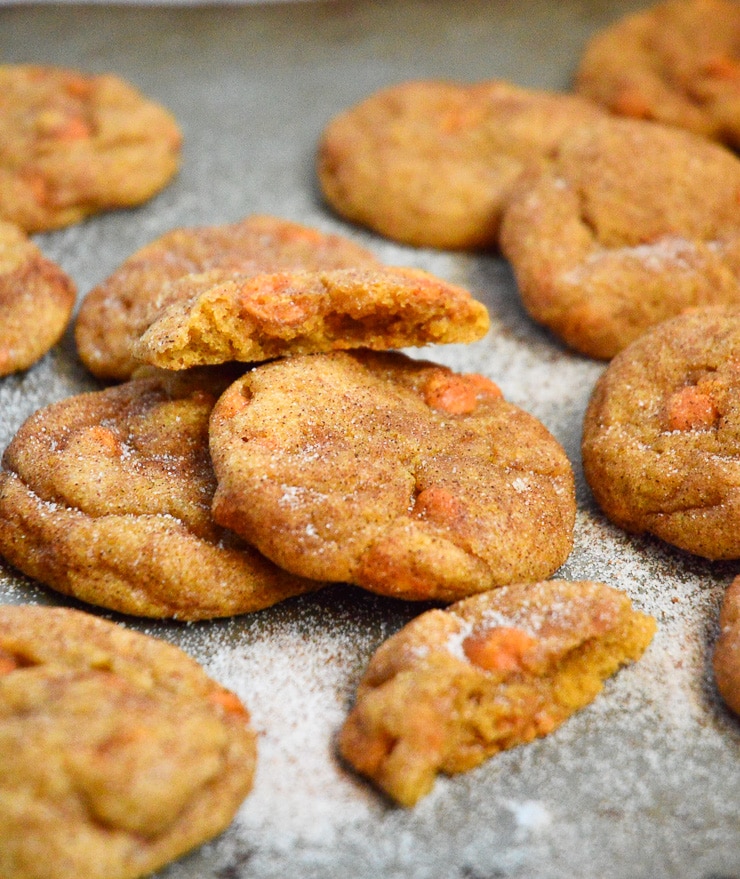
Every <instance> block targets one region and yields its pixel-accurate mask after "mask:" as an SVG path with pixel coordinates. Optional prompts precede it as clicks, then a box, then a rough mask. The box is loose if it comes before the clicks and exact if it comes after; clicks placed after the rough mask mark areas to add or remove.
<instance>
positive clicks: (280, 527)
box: [210, 351, 575, 601]
mask: <svg viewBox="0 0 740 879" xmlns="http://www.w3.org/2000/svg"><path fill="white" fill-rule="evenodd" d="M210 444H211V457H212V459H213V465H214V470H215V472H216V476H217V480H218V487H217V490H216V494H215V496H214V502H213V514H214V518H215V519H216V521H217V522H220V523H221V524H222V525H224V526H226V527H227V528H230V529H232V530H234V531H236V532H237V533H239V534H241V535H242V536H243V537H244V538H245V539H246V540H248V541H249V542H250V543H252V544H254V545H255V546H257V547H258V548H259V549H260V550H261V551H262V552H263V553H264V554H265V555H266V556H267V557H268V558H271V559H272V560H273V561H274V562H275V563H276V564H278V565H280V566H281V567H283V568H285V569H286V570H289V571H293V572H294V573H295V574H300V575H301V576H304V577H313V578H316V579H320V580H328V581H332V582H349V583H355V584H357V585H359V586H362V587H364V588H365V589H368V590H370V591H373V592H377V593H380V594H383V595H389V596H393V597H397V598H404V599H411V600H424V599H435V600H441V601H453V600H455V599H457V598H460V597H462V596H464V595H470V594H472V593H474V592H481V591H483V590H486V589H490V588H492V587H493V586H498V585H501V584H503V583H511V582H516V581H518V580H523V579H537V578H541V577H547V576H549V575H550V574H552V573H553V572H554V571H555V570H556V569H557V568H558V567H559V566H560V565H561V564H562V563H563V562H564V561H565V559H566V557H567V556H568V554H569V552H570V549H571V542H572V531H573V524H574V516H575V501H574V493H573V474H572V470H571V467H570V464H569V462H568V459H567V457H566V455H565V453H564V451H563V449H562V448H561V446H560V445H559V444H558V443H557V441H556V440H555V439H554V438H553V436H552V435H551V434H550V433H549V432H548V430H547V429H546V428H545V427H544V425H542V424H541V423H540V422H539V421H538V420H537V419H535V418H534V417H533V416H531V415H529V414H528V413H526V412H524V411H523V410H521V409H519V408H518V407H517V406H514V405H513V404H511V403H508V402H506V401H505V400H504V399H503V398H502V396H501V392H500V390H499V389H498V387H497V386H496V385H495V384H494V383H493V382H491V381H490V380H489V379H487V378H485V377H484V376H481V375H473V374H469V375H460V374H456V373H453V372H452V371H451V370H449V369H447V368H446V367H443V366H438V365H436V364H433V363H429V362H426V361H417V360H413V359H411V358H410V357H407V356H405V355H403V354H400V353H397V352H380V353H379V352H370V351H358V352H352V353H349V352H335V353H331V354H317V355H305V356H298V357H291V358H286V359H285V360H281V361H274V362H272V363H268V364H265V365H263V366H259V367H256V368H255V369H253V370H251V371H250V372H249V373H248V374H247V375H245V376H244V377H243V378H241V379H239V380H237V381H236V382H235V383H234V384H233V385H231V387H229V388H228V390H227V391H225V393H224V394H223V395H222V396H221V397H220V399H219V401H218V403H217V404H216V406H215V407H214V410H213V414H212V416H211V424H210Z"/></svg>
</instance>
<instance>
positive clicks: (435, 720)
mask: <svg viewBox="0 0 740 879" xmlns="http://www.w3.org/2000/svg"><path fill="white" fill-rule="evenodd" d="M654 630H655V621H654V620H653V619H652V617H649V616H646V615H645V614H642V613H639V612H638V611H635V610H634V609H633V608H632V606H631V603H630V600H629V598H628V597H627V595H626V594H624V593H623V592H620V591H618V590H617V589H613V588H610V587H608V586H605V585H604V584H602V583H594V582H576V583H569V582H566V581H564V580H551V581H546V582H539V583H532V584H527V585H519V584H517V585H511V586H504V587H502V588H500V589H494V590H492V591H490V592H485V593H483V594H481V595H475V596H473V597H471V598H467V599H464V600H462V601H459V602H457V603H456V604H452V605H450V606H449V607H447V608H445V609H444V610H439V609H437V610H431V611H427V612H426V613H423V614H421V616H418V617H416V619H414V620H412V621H411V622H410V623H409V624H407V625H406V626H404V628H403V629H401V630H400V631H399V632H397V633H396V634H395V635H393V636H391V637H390V638H389V639H388V640H387V641H385V642H384V643H383V644H382V645H381V646H380V647H379V648H378V650H377V651H376V653H375V654H374V656H373V657H372V658H371V660H370V662H369V664H368V667H367V670H366V671H365V674H364V676H363V678H362V680H361V681H360V684H359V687H358V690H357V697H356V700H355V704H354V707H353V708H352V711H351V712H350V714H349V716H348V717H347V720H346V721H345V724H344V726H343V728H342V731H341V734H340V737H339V749H340V752H341V754H342V756H343V757H344V758H345V760H347V761H348V762H349V763H350V764H351V765H352V766H353V767H354V768H355V769H356V770H357V771H358V772H360V773H362V774H363V775H366V776H367V777H369V778H370V779H372V781H373V782H374V783H375V784H376V785H378V787H380V788H381V789H382V790H383V791H385V793H387V794H388V795H389V796H390V797H391V798H392V799H394V800H395V801H396V802H398V803H399V804H401V805H403V806H413V805H414V804H415V803H416V802H418V800H419V799H421V798H422V797H424V796H425V795H426V794H428V793H429V791H430V790H431V789H432V786H433V784H434V780H435V777H436V776H437V774H439V773H445V774H447V775H452V774H455V773H459V772H466V771H468V770H470V769H472V768H473V767H475V766H477V765H479V764H480V763H482V762H483V761H484V760H486V759H487V758H488V757H490V756H492V755H493V754H495V753H497V752H499V751H502V750H504V749H506V748H511V747H514V746H516V745H521V744H524V743H527V742H530V741H532V740H533V739H534V738H536V737H538V736H544V735H547V734H548V733H550V732H552V731H553V730H554V729H556V728H557V727H558V726H559V725H560V724H561V723H563V722H564V721H565V720H566V719H567V718H568V717H570V716H571V715H572V714H573V713H574V712H576V711H578V710H579V709H580V708H583V707H584V706H585V705H587V704H588V703H589V702H591V701H592V700H593V699H595V698H596V696H597V695H598V694H599V693H600V692H601V690H602V688H603V682H604V680H605V679H606V678H608V677H609V676H610V675H612V674H613V673H614V672H615V671H616V670H617V669H618V668H619V667H620V666H622V665H625V664H627V663H628V662H632V661H635V660H637V659H639V657H640V656H641V655H642V653H643V652H644V650H645V649H646V648H647V646H648V644H649V643H650V640H651V639H652V636H653V633H654Z"/></svg>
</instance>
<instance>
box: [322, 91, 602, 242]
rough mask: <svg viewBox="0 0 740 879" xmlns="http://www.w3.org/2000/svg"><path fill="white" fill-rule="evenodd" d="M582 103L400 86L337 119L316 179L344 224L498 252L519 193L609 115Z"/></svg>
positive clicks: (561, 97)
mask: <svg viewBox="0 0 740 879" xmlns="http://www.w3.org/2000/svg"><path fill="white" fill-rule="evenodd" d="M602 113H603V111H602V110H600V108H599V107H598V106H597V105H596V104H594V103H592V102H590V101H587V100H586V99H584V98H580V97H578V96H576V95H568V94H558V93H555V92H545V91H537V90H530V89H525V88H521V87H519V86H515V85H513V84H511V83H507V82H503V81H495V80H494V81H490V82H482V83H476V84H472V85H470V84H463V83H456V82H445V81H436V80H420V81H412V82H404V83H400V84H398V85H393V86H390V87H388V88H385V89H381V90H380V91H378V92H376V93H374V94H372V95H370V96H369V97H367V98H366V99H365V100H363V101H361V102H360V103H359V104H357V105H355V106H353V107H350V108H349V109H347V110H345V111H344V112H342V113H340V114H338V115H337V116H336V117H335V118H334V119H332V120H331V121H330V122H329V124H328V125H327V126H326V128H325V130H324V132H323V134H322V137H321V141H320V144H319V148H318V156H317V173H318V178H319V182H320V184H321V188H322V191H323V193H324V196H325V198H326V200H327V201H328V203H329V204H330V205H331V207H333V208H334V209H335V210H336V211H337V212H338V213H339V214H341V215H342V216H343V217H346V218H347V219H349V220H352V221H353V222H355V223H358V224H360V225H363V226H367V227H369V228H370V229H373V230H375V231H376V232H379V233H380V234H382V235H385V236H386V237H388V238H392V239H395V240H397V241H401V242H403V243H406V244H412V245H416V246H428V247H442V248H448V249H464V250H470V249H477V248H483V247H492V246H495V245H496V244H497V240H498V229H499V222H500V217H501V210H502V206H503V204H504V201H505V199H506V197H507V196H508V194H509V191H510V190H511V187H512V185H513V184H514V183H515V182H516V181H517V179H518V178H519V176H520V175H521V174H522V172H523V171H524V170H525V169H527V168H529V167H533V166H534V167H539V166H541V165H542V164H544V163H546V161H547V157H548V154H549V153H550V151H551V150H552V149H553V147H554V146H555V145H556V144H557V142H558V141H559V139H560V138H561V137H562V136H563V134H564V133H565V132H566V131H568V130H569V129H570V128H571V127H573V125H576V124H578V123H580V122H585V121H588V120H590V119H592V118H595V117H597V116H600V115H602Z"/></svg>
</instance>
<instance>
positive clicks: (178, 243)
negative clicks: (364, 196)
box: [75, 215, 380, 380]
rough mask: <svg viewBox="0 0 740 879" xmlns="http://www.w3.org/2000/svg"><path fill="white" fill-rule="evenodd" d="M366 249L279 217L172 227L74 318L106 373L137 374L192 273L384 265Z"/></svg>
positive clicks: (83, 344)
mask: <svg viewBox="0 0 740 879" xmlns="http://www.w3.org/2000/svg"><path fill="white" fill-rule="evenodd" d="M379 265H380V263H379V262H378V260H377V259H376V258H375V257H374V256H373V255H372V254H371V253H370V252H369V251H368V250H366V249H365V248H363V247H360V246H359V245H358V244H355V243H354V242H353V241H351V240H350V239H348V238H345V237H343V236H341V235H331V234H326V233H322V232H319V231H318V230H316V229H312V228H311V227H309V226H303V225H301V224H299V223H293V222H290V221H288V220H283V219H280V218H278V217H271V216H263V215H253V216H249V217H246V218H245V219H243V220H241V221H240V222H237V223H228V224H224V225H221V226H198V227H193V228H183V229H173V230H172V231H170V232H167V233H166V234H164V235H162V236H161V237H160V238H157V239H156V240H154V241H152V242H150V243H149V244H147V245H145V246H144V247H142V248H141V249H140V250H138V251H137V252H136V253H134V254H133V255H132V256H130V257H129V258H128V259H127V260H126V261H125V262H124V263H123V264H122V265H121V266H119V267H118V269H116V270H115V271H114V272H113V274H112V275H110V277H108V278H107V279H106V280H104V281H103V282H102V283H101V284H98V285H97V286H96V287H95V288H93V289H92V290H91V291H90V292H89V293H88V294H87V296H85V298H84V300H83V301H82V305H81V307H80V311H79V314H78V316H77V320H76V323H75V340H76V342H77V349H78V352H79V355H80V358H81V359H82V362H83V363H84V364H85V366H86V367H87V368H88V369H89V370H90V371H91V372H92V373H93V374H94V375H96V376H98V377H99V378H106V379H118V380H120V379H126V378H130V376H131V375H132V373H133V372H134V370H135V369H136V368H137V366H138V365H139V364H138V362H137V361H136V359H135V358H134V357H133V355H132V349H133V346H134V345H135V343H136V342H137V340H138V339H139V337H140V336H141V335H142V333H144V332H145V331H146V330H147V328H148V327H149V326H150V324H151V323H152V321H153V320H154V319H155V317H157V315H158V314H159V313H160V312H161V311H162V310H163V309H164V308H166V307H167V306H169V305H172V304H174V302H176V301H177V300H178V297H183V298H187V297H188V296H190V295H191V294H192V292H193V290H192V288H191V287H189V286H188V284H187V283H184V286H180V285H177V284H173V283H172V282H174V281H177V280H178V279H180V278H183V277H184V276H185V275H191V274H192V275H195V274H202V273H209V272H223V273H224V274H228V275H256V274H261V273H265V272H269V273H274V272H278V271H291V270H323V269H338V268H354V267H371V268H372V267H379Z"/></svg>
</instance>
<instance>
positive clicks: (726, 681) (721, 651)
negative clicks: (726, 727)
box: [712, 577, 740, 714]
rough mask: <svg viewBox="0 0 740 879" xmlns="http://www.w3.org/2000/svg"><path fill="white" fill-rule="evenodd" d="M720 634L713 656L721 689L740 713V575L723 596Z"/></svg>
mask: <svg viewBox="0 0 740 879" xmlns="http://www.w3.org/2000/svg"><path fill="white" fill-rule="evenodd" d="M719 629H720V633H719V638H718V639H717V643H716V645H715V648H714V656H713V659H712V662H713V666H714V677H715V680H716V682H717V689H718V690H719V692H720V695H721V696H722V698H723V699H724V700H725V702H726V703H727V705H728V706H729V707H730V708H731V709H732V710H733V711H734V712H735V713H736V714H740V577H735V579H734V580H733V581H732V583H731V584H730V585H729V586H728V588H727V591H726V592H725V595H724V598H723V599H722V608H721V610H720V615H719Z"/></svg>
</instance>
